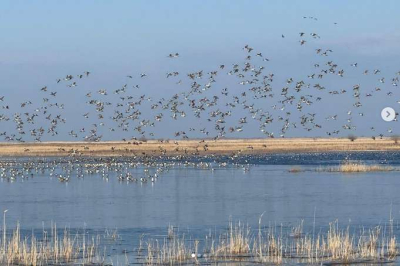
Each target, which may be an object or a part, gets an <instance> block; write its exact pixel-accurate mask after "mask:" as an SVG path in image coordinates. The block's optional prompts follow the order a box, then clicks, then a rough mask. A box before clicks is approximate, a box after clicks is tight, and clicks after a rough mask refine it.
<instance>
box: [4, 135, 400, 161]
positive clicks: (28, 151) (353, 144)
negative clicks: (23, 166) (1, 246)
mask: <svg viewBox="0 0 400 266" xmlns="http://www.w3.org/2000/svg"><path fill="white" fill-rule="evenodd" d="M397 150H400V144H397V143H395V141H394V140H392V139H390V138H383V139H376V140H373V139H371V138H358V139H356V140H355V141H350V140H349V139H346V138H284V139H219V140H169V141H161V140H148V141H138V140H132V141H126V142H123V141H107V142H41V143H0V156H2V157H6V156H9V157H11V156H12V157H14V156H15V157H20V156H71V155H78V156H79V155H81V156H144V155H211V154H214V155H232V154H271V153H291V152H298V153H300V152H340V151H397Z"/></svg>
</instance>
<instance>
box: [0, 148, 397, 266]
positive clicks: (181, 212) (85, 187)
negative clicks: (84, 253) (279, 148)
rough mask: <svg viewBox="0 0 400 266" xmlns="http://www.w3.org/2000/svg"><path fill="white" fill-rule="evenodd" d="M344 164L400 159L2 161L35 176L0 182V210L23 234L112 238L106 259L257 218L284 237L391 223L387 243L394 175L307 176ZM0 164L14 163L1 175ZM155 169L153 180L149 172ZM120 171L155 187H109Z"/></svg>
mask: <svg viewBox="0 0 400 266" xmlns="http://www.w3.org/2000/svg"><path fill="white" fill-rule="evenodd" d="M344 159H351V160H361V161H363V162H364V163H368V164H371V163H374V164H387V165H391V166H394V167H396V166H398V165H399V164H400V153H355V154H344V153H334V154H287V155H269V156H247V157H240V158H236V159H232V158H227V157H216V158H205V159H203V160H200V159H199V158H192V159H190V158H185V160H183V161H182V160H176V159H174V160H162V159H157V160H152V161H151V163H152V164H150V163H147V164H141V163H136V162H132V161H130V160H128V159H118V160H117V161H115V162H114V165H109V166H108V167H107V168H104V167H103V166H102V163H101V162H99V161H98V160H96V159H91V160H89V161H87V160H85V159H79V158H78V159H77V158H74V159H61V158H44V159H43V158H42V159H29V158H19V159H12V158H11V159H10V158H7V159H5V158H4V159H3V160H2V162H3V170H2V171H3V172H4V173H6V176H7V174H8V175H9V172H8V171H9V169H8V168H15V169H17V168H19V169H22V168H21V165H23V163H25V165H26V163H30V164H32V162H33V163H34V165H37V166H39V168H38V169H31V170H30V171H29V173H28V171H25V174H24V176H26V177H25V178H22V177H21V176H18V174H17V176H16V178H15V179H14V180H10V179H9V178H7V177H3V178H1V179H0V209H1V210H5V209H7V210H8V212H7V223H8V224H10V225H14V224H16V222H17V221H19V222H20V224H21V228H22V229H24V230H27V231H29V230H32V229H41V228H43V227H49V226H50V223H51V222H55V223H57V225H58V227H60V228H62V227H68V228H73V229H79V228H86V229H87V230H89V231H91V232H104V231H105V230H106V229H109V230H111V229H117V230H118V235H119V242H118V243H114V244H113V245H114V247H113V248H112V249H113V250H114V251H113V252H111V251H110V253H109V255H110V256H111V257H113V256H114V257H118V254H120V252H121V250H124V251H129V250H132V251H133V250H134V249H135V248H136V247H137V245H138V239H139V238H140V236H141V235H143V234H147V235H166V232H167V227H168V225H173V226H174V227H175V228H179V231H181V232H187V233H188V234H190V235H191V236H192V237H193V238H195V237H197V236H198V237H200V236H202V235H205V234H207V232H208V231H209V230H210V229H211V230H220V229H224V228H226V226H227V225H228V223H229V221H233V222H236V221H241V222H243V223H246V224H249V226H251V227H254V228H257V226H258V222H259V218H260V216H261V215H262V223H263V224H264V225H268V224H269V225H270V224H275V225H281V226H284V227H285V228H290V226H292V225H296V224H298V223H299V221H301V220H304V228H305V230H306V231H307V230H312V228H314V230H315V228H318V230H324V229H326V228H327V226H328V224H329V223H330V222H333V221H336V220H338V221H339V224H340V225H343V226H344V227H346V226H348V225H350V226H353V227H355V228H357V227H360V226H365V227H368V228H369V227H374V226H376V225H385V224H387V223H388V221H389V219H390V217H392V218H393V220H394V222H395V232H396V234H397V233H398V232H400V231H399V230H400V228H398V227H397V222H398V221H399V220H400V189H399V188H400V176H399V173H400V172H398V171H390V172H371V173H352V174H346V173H333V172H321V171H316V170H317V169H320V168H324V167H331V166H333V165H338V164H339V163H340V162H341V161H342V160H344ZM156 161H157V162H156ZM185 161H189V162H192V163H188V162H186V163H184V162H185ZM200 161H204V162H207V164H206V163H201V162H200ZM6 162H14V164H13V165H12V166H8V168H7V167H6V166H5V165H4V164H5V163H6ZM224 162H226V164H224ZM162 163H164V164H163V165H162V166H161V168H162V169H163V170H162V172H157V169H160V165H161V164H162ZM93 165H96V166H93ZM44 166H46V167H44ZM82 169H83V170H82ZM93 169H96V170H97V172H96V171H94V170H93ZM116 169H117V170H116ZM291 169H301V172H296V173H292V172H290V170H291ZM17 171H18V170H17ZM21 171H22V170H21ZM90 171H92V173H89V172H90ZM128 172H129V173H130V174H131V175H132V176H133V177H137V178H141V177H143V176H145V175H148V176H153V175H154V173H157V175H158V177H157V179H155V180H154V182H151V180H150V179H149V180H148V181H147V182H140V180H139V181H137V182H127V181H126V180H122V181H121V180H120V179H119V178H118V177H119V176H120V175H121V173H128ZM31 173H32V174H33V177H32V175H31ZM65 173H68V174H69V175H70V179H69V181H68V182H60V181H59V179H58V178H57V175H58V174H63V175H66V174H65ZM22 174H23V173H22ZM19 175H21V172H20V173H19ZM177 230H178V229H177ZM399 237H400V236H399ZM112 249H111V250H112ZM114 263H116V262H115V261H114Z"/></svg>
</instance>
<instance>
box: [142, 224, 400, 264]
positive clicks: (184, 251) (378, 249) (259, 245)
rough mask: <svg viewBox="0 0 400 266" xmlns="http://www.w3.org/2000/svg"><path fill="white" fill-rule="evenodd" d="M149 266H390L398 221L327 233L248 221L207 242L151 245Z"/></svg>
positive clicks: (154, 242) (177, 239) (395, 252)
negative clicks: (226, 265) (229, 265)
mask: <svg viewBox="0 0 400 266" xmlns="http://www.w3.org/2000/svg"><path fill="white" fill-rule="evenodd" d="M147 243H148V244H147V257H146V259H145V263H146V264H149V265H161V264H170V265H175V264H191V263H195V264H202V263H218V262H229V261H243V262H255V263H263V264H264V263H266V264H283V263H289V262H299V263H306V264H311V263H317V264H321V263H328V264H347V263H362V262H368V263H370V262H390V261H394V260H395V258H396V257H397V255H398V248H397V239H396V237H395V236H394V235H393V221H390V223H389V225H388V226H384V227H383V226H376V227H374V228H370V229H365V228H360V229H358V230H351V228H350V227H349V226H348V227H346V228H344V229H343V228H342V227H340V226H339V222H338V221H335V222H332V223H330V224H329V227H328V230H327V232H326V233H322V232H320V233H318V234H314V233H313V232H312V233H305V232H304V228H303V221H301V222H300V223H299V224H298V225H297V226H294V227H292V229H291V230H285V229H284V227H283V226H282V225H278V226H276V225H275V226H271V225H270V226H268V227H266V228H264V227H262V225H261V218H260V220H259V228H258V230H253V229H252V228H251V227H250V226H248V225H244V224H242V223H240V222H239V223H236V224H233V223H229V225H228V228H227V230H224V231H223V232H221V233H219V234H217V233H216V234H215V235H213V236H212V237H210V236H207V237H206V240H205V241H204V242H203V245H202V248H203V250H200V251H199V250H198V249H199V243H202V242H201V240H198V239H195V240H192V239H186V237H185V235H181V236H178V235H176V236H175V237H174V238H172V239H169V238H167V237H166V238H165V239H164V240H157V239H156V240H151V239H149V240H148V241H147Z"/></svg>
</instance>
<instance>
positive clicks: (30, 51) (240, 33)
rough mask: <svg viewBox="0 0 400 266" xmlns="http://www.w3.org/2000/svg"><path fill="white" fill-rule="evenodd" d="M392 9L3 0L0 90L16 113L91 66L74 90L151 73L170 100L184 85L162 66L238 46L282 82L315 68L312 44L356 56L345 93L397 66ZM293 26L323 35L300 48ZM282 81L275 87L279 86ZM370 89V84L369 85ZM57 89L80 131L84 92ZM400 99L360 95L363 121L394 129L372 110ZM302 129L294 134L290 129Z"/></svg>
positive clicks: (225, 57) (150, 83)
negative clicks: (260, 57) (258, 55)
mask: <svg viewBox="0 0 400 266" xmlns="http://www.w3.org/2000/svg"><path fill="white" fill-rule="evenodd" d="M399 9H400V2H399V1H385V2H384V3H383V2H381V1H232V0H230V1H209V0H206V1H204V0H202V1H124V0H120V1H105V0H104V1H100V0H92V1H91V0H85V1H81V0H79V1H78V0H76V1H75V0H65V1H54V0H47V1H44V0H43V1H42V0H38V1H18V0H12V1H11V0H10V1H9V0H3V1H2V2H1V9H0V32H1V34H2V38H1V40H2V41H1V42H0V73H1V74H0V84H1V85H0V86H1V93H0V96H5V99H6V100H7V103H8V104H9V105H10V106H11V107H13V108H12V110H11V111H10V112H11V113H10V114H13V113H15V112H23V111H22V110H18V105H19V103H21V102H24V101H28V100H32V101H35V102H38V104H39V103H40V100H41V99H42V98H43V97H42V95H40V93H39V91H40V88H41V87H43V86H45V85H46V86H49V87H51V86H52V85H53V84H54V83H55V80H56V79H57V78H60V77H64V76H65V75H66V74H78V73H82V72H83V71H86V70H88V71H91V72H92V74H93V76H92V78H91V80H90V82H89V81H87V83H86V84H82V86H79V87H77V88H79V90H81V91H85V92H86V91H91V90H93V91H97V90H98V89H101V88H104V89H109V90H112V89H115V88H118V87H120V86H122V85H123V84H124V83H125V82H126V75H138V74H139V73H148V75H149V78H148V79H147V80H146V81H145V82H146V83H144V84H143V86H145V87H146V89H145V93H146V94H147V95H151V96H152V97H157V96H163V97H164V96H165V97H168V95H173V94H174V93H179V92H181V91H184V90H186V89H182V88H179V89H177V90H176V89H174V88H172V86H170V85H168V83H166V81H165V78H164V76H165V73H166V72H167V71H169V70H171V69H180V70H181V72H182V73H188V72H192V71H198V70H200V69H204V70H205V71H209V70H212V69H214V68H216V67H217V66H218V65H219V64H226V65H231V64H233V63H235V62H243V57H244V54H243V51H242V47H243V46H244V45H245V44H250V45H251V46H252V47H254V49H255V50H257V51H260V52H262V53H263V54H264V55H265V56H267V57H269V58H270V59H271V70H273V72H274V73H275V74H276V76H277V77H278V78H279V79H281V80H280V82H283V81H284V80H285V79H287V78H289V77H296V76H298V79H300V77H303V78H304V76H305V78H306V77H307V74H308V73H309V72H310V71H313V68H312V65H313V63H314V62H315V61H317V60H319V59H318V58H312V59H310V57H311V56H312V55H313V51H314V48H315V47H320V46H321V47H326V48H331V49H333V50H334V56H335V57H334V60H335V62H340V63H341V64H342V65H343V67H346V68H349V65H350V64H351V63H353V62H358V63H359V68H360V69H359V71H358V72H354V73H353V72H351V71H352V70H350V69H349V74H348V75H347V76H346V79H345V81H340V82H343V85H341V86H343V87H346V86H347V87H348V90H349V91H351V88H352V86H353V85H354V84H357V83H360V82H365V84H366V85H368V84H371V83H372V82H376V78H377V77H373V78H374V79H373V78H372V77H371V78H369V77H367V78H365V77H363V76H362V75H361V74H360V73H361V72H362V70H363V69H370V71H371V70H372V69H376V68H379V69H381V70H382V75H384V76H386V78H387V79H388V80H390V78H392V77H394V73H396V72H397V71H399V70H400V66H398V62H400V60H399V59H400V50H399V49H398V43H400V33H399V31H398V25H400V17H399V16H398V11H399ZM303 16H307V17H308V16H312V17H316V18H318V21H314V20H311V19H303ZM335 22H336V23H337V24H334V23H335ZM299 32H307V33H310V32H316V33H318V34H319V35H320V36H321V39H320V40H318V43H312V41H309V43H308V44H307V45H308V47H307V48H306V49H302V48H303V47H300V45H299V44H298V40H299V37H298V33H299ZM282 34H284V35H285V38H284V39H282V38H281V35H282ZM314 46H315V47H314ZM174 52H179V53H180V54H181V56H180V58H179V59H177V60H170V59H168V58H167V57H166V55H168V54H169V53H174ZM321 63H322V61H321ZM272 65H273V66H272ZM362 79H363V80H362ZM85 82H86V81H85ZM138 82H139V81H138ZM140 82H143V81H140ZM225 82H226V84H229V85H230V86H236V85H235V84H231V83H229V81H225V80H224V78H222V81H221V83H219V86H220V87H221V88H222V87H224V86H225V84H222V83H225ZM278 82H279V81H278ZM327 84H329V85H331V86H335V85H336V84H337V83H336V81H335V80H332V81H329V80H328V81H327ZM282 86H283V85H282ZM282 86H281V85H280V84H279V83H278V84H276V85H275V87H276V90H280V88H281V87H282ZM371 87H372V88H373V87H374V86H373V85H372V84H371ZM332 89H333V88H332ZM388 89H390V90H392V88H388ZM54 90H56V89H54ZM57 90H60V92H59V95H61V96H60V97H62V100H64V102H65V104H66V106H67V105H68V106H71V108H66V109H65V110H63V111H62V112H63V114H65V115H66V117H67V118H68V119H67V120H68V125H70V126H71V127H74V128H80V127H81V125H80V124H79V123H80V122H79V121H80V119H81V118H79V119H78V118H77V117H78V116H79V117H81V113H84V112H85V110H86V109H85V108H87V107H86V104H85V101H86V99H82V93H80V92H79V91H78V92H71V91H68V90H66V89H65V88H62V89H57ZM138 94H140V93H139V92H138ZM83 95H84V94H83ZM398 96H400V95H398ZM110 97H114V96H110ZM348 98H349V97H348ZM154 99H155V98H154ZM399 99H400V98H399V97H397V98H394V97H391V98H385V97H381V98H379V97H375V98H374V99H373V100H370V99H368V100H366V103H367V106H364V107H363V108H364V110H363V112H367V111H368V110H370V111H371V114H370V116H369V117H371V119H370V120H369V121H368V122H371V121H372V122H373V123H374V125H375V127H385V131H386V129H387V127H390V128H394V129H395V128H396V126H395V125H390V126H388V124H385V123H383V122H382V121H381V120H380V118H379V115H378V114H379V113H380V109H381V107H385V106H384V105H389V106H390V105H392V106H395V104H397V103H396V101H397V100H399ZM351 103H352V99H347V98H346V99H344V100H343V101H341V100H340V101H339V102H338V103H337V104H338V105H336V104H332V106H331V107H329V106H324V107H325V108H324V112H325V111H326V115H328V111H329V108H331V109H332V111H335V109H336V108H337V106H340V104H350V106H351ZM1 104H4V103H2V102H0V105H1ZM77 106H78V107H79V108H77ZM395 107H397V106H395ZM316 108H317V109H318V107H316ZM325 109H327V110H325ZM375 109H376V110H375ZM399 110H400V108H399ZM316 111H318V112H321V111H319V110H316ZM0 112H1V110H0ZM60 112H61V111H60ZM346 112H347V110H346ZM324 114H325V113H324ZM329 114H330V113H329ZM238 116H241V114H240V113H239V114H238ZM38 123H40V122H38ZM82 123H87V122H85V121H84V122H82ZM176 123H177V124H178V125H176V127H181V128H182V129H184V128H186V127H187V123H188V122H185V121H183V122H176ZM179 123H180V124H179ZM396 124H397V123H396ZM0 126H1V128H2V129H4V131H6V130H7V131H10V132H11V131H12V130H13V126H11V125H10V124H7V123H3V124H2V123H0ZM358 126H359V128H360V129H359V130H358V134H360V135H363V134H365V135H369V131H368V128H369V127H370V126H369V125H368V127H367V126H365V127H366V128H364V129H363V126H364V122H363V121H362V120H361V121H360V122H359V125H358ZM66 128H68V127H66ZM168 128H169V126H168V125H166V126H165V134H164V133H163V132H164V130H162V129H161V128H159V129H158V133H159V136H161V137H168V136H170V135H171V132H169V131H168ZM278 128H279V127H278ZM173 129H174V130H175V126H174V128H173ZM171 130H172V129H171ZM171 130H170V131H171ZM275 130H277V129H275ZM0 131H3V130H0ZM167 132H168V133H167ZM324 132H325V130H323V131H321V132H318V133H315V134H317V135H323V134H324ZM303 134H305V133H304V132H297V133H293V136H302V135H303ZM346 134H347V133H346ZM235 136H236V137H252V136H260V135H259V132H258V127H257V126H249V130H247V131H246V132H244V133H243V135H235ZM120 137H121V135H119V134H118V133H115V135H109V136H108V138H109V139H114V138H120ZM58 138H60V139H63V138H66V135H64V134H63V133H61V134H60V136H58ZM49 140H51V138H50V139H49Z"/></svg>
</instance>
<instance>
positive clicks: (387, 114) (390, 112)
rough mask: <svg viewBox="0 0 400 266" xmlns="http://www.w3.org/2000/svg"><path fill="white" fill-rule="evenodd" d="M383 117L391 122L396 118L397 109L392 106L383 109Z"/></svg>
mask: <svg viewBox="0 0 400 266" xmlns="http://www.w3.org/2000/svg"><path fill="white" fill-rule="evenodd" d="M381 117H382V119H383V120H385V121H386V122H391V121H393V120H395V119H396V111H395V110H394V109H393V108H391V107H386V108H384V109H383V110H382V112H381Z"/></svg>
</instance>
